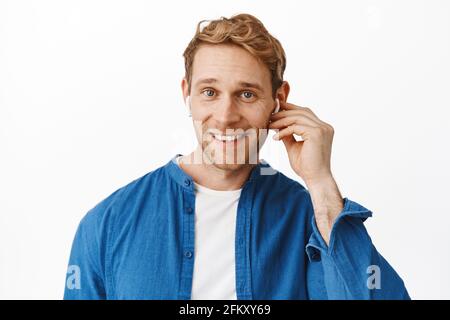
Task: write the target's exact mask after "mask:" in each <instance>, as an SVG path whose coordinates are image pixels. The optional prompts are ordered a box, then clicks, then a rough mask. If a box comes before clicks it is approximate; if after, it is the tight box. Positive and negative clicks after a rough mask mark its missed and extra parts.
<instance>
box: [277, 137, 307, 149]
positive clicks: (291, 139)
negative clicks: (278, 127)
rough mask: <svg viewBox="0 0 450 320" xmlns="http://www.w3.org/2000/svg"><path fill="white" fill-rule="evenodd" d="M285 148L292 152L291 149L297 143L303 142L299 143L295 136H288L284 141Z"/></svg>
mask: <svg viewBox="0 0 450 320" xmlns="http://www.w3.org/2000/svg"><path fill="white" fill-rule="evenodd" d="M282 141H283V143H284V146H285V147H286V150H287V152H290V150H291V148H292V147H293V146H294V145H295V144H296V143H297V142H303V141H297V140H295V138H294V136H293V135H287V136H285V137H284V138H283V139H282Z"/></svg>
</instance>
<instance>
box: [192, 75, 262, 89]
mask: <svg viewBox="0 0 450 320" xmlns="http://www.w3.org/2000/svg"><path fill="white" fill-rule="evenodd" d="M216 82H218V80H217V79H215V78H205V79H200V80H198V81H197V82H196V83H195V84H196V86H199V85H201V84H211V83H216ZM238 84H239V85H240V86H242V87H245V88H253V89H256V90H259V91H261V92H262V91H263V88H262V86H261V85H259V84H258V83H253V82H246V81H240V82H238Z"/></svg>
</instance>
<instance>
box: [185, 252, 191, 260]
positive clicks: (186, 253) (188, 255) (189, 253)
mask: <svg viewBox="0 0 450 320" xmlns="http://www.w3.org/2000/svg"><path fill="white" fill-rule="evenodd" d="M184 256H185V257H186V258H188V259H190V258H192V252H191V251H186V252H185V253H184Z"/></svg>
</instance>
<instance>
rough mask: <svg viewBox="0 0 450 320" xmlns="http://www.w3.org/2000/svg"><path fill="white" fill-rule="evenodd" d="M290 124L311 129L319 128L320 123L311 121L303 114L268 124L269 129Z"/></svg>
mask: <svg viewBox="0 0 450 320" xmlns="http://www.w3.org/2000/svg"><path fill="white" fill-rule="evenodd" d="M292 124H305V125H308V126H311V127H319V126H321V123H319V122H317V121H316V120H314V119H311V118H310V117H308V116H306V115H304V114H297V115H293V116H289V117H283V118H281V119H279V120H277V121H273V122H271V123H269V129H279V128H283V127H287V126H289V125H292Z"/></svg>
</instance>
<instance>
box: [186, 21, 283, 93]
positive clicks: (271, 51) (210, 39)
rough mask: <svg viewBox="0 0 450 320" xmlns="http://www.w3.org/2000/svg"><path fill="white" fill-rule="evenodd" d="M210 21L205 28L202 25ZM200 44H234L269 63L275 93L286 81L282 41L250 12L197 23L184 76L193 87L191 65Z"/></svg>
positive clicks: (188, 51)
mask: <svg viewBox="0 0 450 320" xmlns="http://www.w3.org/2000/svg"><path fill="white" fill-rule="evenodd" d="M204 22H208V24H207V25H206V26H204V27H203V28H202V27H201V25H202V24H203V23H204ZM201 44H234V45H237V46H240V47H242V48H244V49H245V50H247V51H248V52H249V53H250V54H252V55H253V56H255V57H256V58H257V59H258V60H259V61H260V62H262V63H263V64H264V65H266V66H267V68H268V69H269V71H270V75H271V81H272V96H273V97H275V94H276V91H277V90H278V88H279V87H280V86H281V84H282V83H283V74H284V70H285V69H286V54H285V52H284V49H283V47H282V46H281V43H280V42H279V41H278V40H277V39H276V38H275V37H273V36H272V35H271V34H270V33H269V32H268V31H267V29H266V28H265V27H264V25H263V24H262V22H261V21H260V20H258V19H257V18H256V17H254V16H252V15H250V14H245V13H242V14H237V15H234V16H232V17H231V18H225V17H221V18H220V19H217V20H202V21H200V22H199V23H198V24H197V30H196V32H195V35H194V37H193V38H192V40H191V41H190V42H189V45H188V46H187V48H186V50H185V51H184V53H183V57H184V65H185V78H186V80H187V83H188V90H189V92H190V91H191V80H192V65H193V62H194V56H195V53H196V52H197V50H198V48H199V46H200V45H201Z"/></svg>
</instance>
